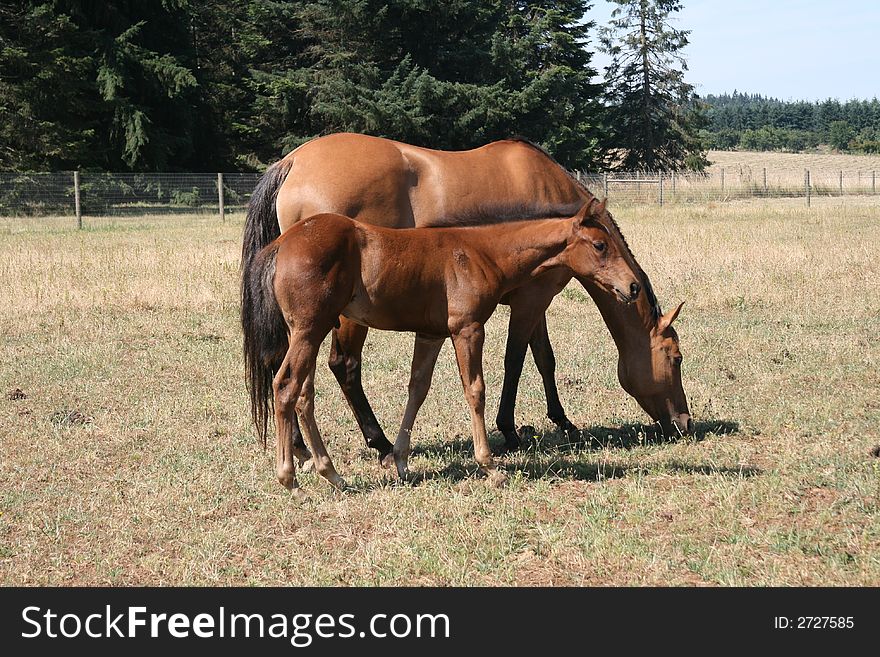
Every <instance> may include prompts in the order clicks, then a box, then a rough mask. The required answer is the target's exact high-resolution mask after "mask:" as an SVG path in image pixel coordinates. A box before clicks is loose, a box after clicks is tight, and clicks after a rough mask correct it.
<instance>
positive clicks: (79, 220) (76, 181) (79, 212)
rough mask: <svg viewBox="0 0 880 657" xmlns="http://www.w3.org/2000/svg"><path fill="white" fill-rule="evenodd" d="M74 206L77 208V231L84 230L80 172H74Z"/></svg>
mask: <svg viewBox="0 0 880 657" xmlns="http://www.w3.org/2000/svg"><path fill="white" fill-rule="evenodd" d="M73 205H74V207H75V208H76V229H77V230H82V227H83V217H82V206H81V205H80V201H79V171H74V172H73Z"/></svg>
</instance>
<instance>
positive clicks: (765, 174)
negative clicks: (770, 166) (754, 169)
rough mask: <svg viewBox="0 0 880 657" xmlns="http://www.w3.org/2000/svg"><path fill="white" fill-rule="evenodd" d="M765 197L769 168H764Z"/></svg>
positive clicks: (765, 194)
mask: <svg viewBox="0 0 880 657" xmlns="http://www.w3.org/2000/svg"><path fill="white" fill-rule="evenodd" d="M764 196H767V167H764Z"/></svg>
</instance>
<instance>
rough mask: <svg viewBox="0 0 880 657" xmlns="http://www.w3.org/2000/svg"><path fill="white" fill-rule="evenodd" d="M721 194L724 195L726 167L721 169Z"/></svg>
mask: <svg viewBox="0 0 880 657" xmlns="http://www.w3.org/2000/svg"><path fill="white" fill-rule="evenodd" d="M721 196H724V169H721Z"/></svg>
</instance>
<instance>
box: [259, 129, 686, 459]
mask: <svg viewBox="0 0 880 657" xmlns="http://www.w3.org/2000/svg"><path fill="white" fill-rule="evenodd" d="M592 199H593V195H592V194H590V192H589V191H588V190H587V189H586V188H585V187H583V186H582V185H580V184H579V183H578V182H577V181H576V180H575V179H574V178H573V177H572V176H571V175H569V174H568V173H567V172H566V171H565V170H564V169H563V168H562V167H560V166H559V165H558V164H557V163H556V162H554V161H553V159H552V158H550V156H549V155H547V154H546V153H545V152H544V151H542V150H541V149H539V148H537V147H536V146H534V145H532V144H529V143H528V142H525V141H522V140H505V141H500V142H494V143H491V144H488V145H486V146H483V147H481V148H477V149H474V150H471V151H462V152H445V151H435V150H429V149H425V148H418V147H415V146H410V145H408V144H402V143H399V142H395V141H390V140H387V139H380V138H377V137H369V136H366V135H357V134H347V133H342V134H334V135H328V136H326V137H321V138H318V139H315V140H313V141H310V142H308V143H306V144H304V145H302V146H300V147H299V148H298V149H296V150H294V151H292V152H291V153H289V154H288V155H287V156H286V157H285V158H284V159H282V160H281V161H280V162H278V163H276V164H275V165H273V166H272V167H270V168H269V170H268V171H267V172H266V174H265V175H264V177H263V178H262V179H261V180H260V182H259V184H258V185H257V188H256V189H255V190H254V194H253V196H252V198H251V203H250V206H249V209H248V216H247V223H246V226H245V234H244V243H243V247H242V272H243V279H244V278H245V277H247V275H248V272H249V269H250V267H251V266H252V263H253V259H254V257H255V255H256V253H257V252H258V251H259V250H260V249H261V248H263V247H264V246H265V245H266V244H268V243H269V242H271V241H272V240H273V239H274V238H275V237H277V236H278V235H279V233H280V232H281V231H286V230H288V229H289V228H290V227H291V226H294V225H295V224H296V223H297V222H299V221H301V220H303V219H304V218H306V217H308V216H311V215H314V214H318V213H322V212H337V213H340V214H344V215H347V216H350V217H353V218H355V219H357V220H358V221H361V222H364V223H369V224H374V225H379V226H387V227H389V228H407V227H412V226H443V225H460V224H479V223H486V222H489V221H497V220H498V219H499V218H503V217H519V218H528V217H535V218H538V217H548V216H559V217H562V216H567V215H571V214H572V213H573V212H575V211H576V210H577V208H579V207H581V206H582V205H583V204H584V203H586V202H589V201H590V200H592ZM599 221H601V222H602V223H603V225H605V226H606V228H608V230H609V231H610V234H611V239H612V241H614V242H616V243H617V245H618V247H619V248H620V249H621V250H622V251H623V252H624V255H625V257H626V258H627V259H628V260H629V261H630V263H631V266H632V267H633V269H634V270H636V271H638V272H640V279H641V287H642V290H643V292H644V293H643V294H642V295H640V296H639V298H638V300H637V302H636V303H635V304H631V305H629V306H621V305H620V304H618V303H617V302H616V299H615V297H614V296H613V295H610V294H608V293H607V292H605V291H604V290H602V289H601V288H599V287H596V286H592V285H590V286H588V287H587V290H588V292H589V294H590V296H592V298H593V300H594V301H595V303H596V305H597V306H598V308H599V311H600V312H601V314H602V317H603V318H604V320H605V323H606V324H607V326H608V329H609V331H610V332H611V335H612V337H613V338H614V341H615V343H616V345H617V348H618V354H619V358H618V368H617V371H618V377H619V379H620V383H621V385H622V386H623V388H624V390H626V391H627V392H628V393H629V394H631V395H632V396H633V397H634V398H635V399H636V401H638V403H639V404H640V405H641V406H642V408H643V409H644V410H645V411H646V412H647V413H648V415H650V416H651V418H652V419H653V420H655V421H657V422H659V423H660V425H661V426H662V428H663V430H664V431H665V432H667V433H675V432H687V431H689V430H690V429H691V427H692V422H691V420H690V414H689V411H688V405H687V399H686V397H685V393H684V390H683V389H682V385H681V352H680V351H679V346H678V336H677V335H676V333H675V330H674V329H673V328H672V327H671V323H672V321H673V320H674V319H675V318H676V317H677V316H678V312H679V310H680V308H681V306H680V305H679V306H678V308H676V309H675V310H674V311H672V312H670V313H668V314H666V315H664V314H663V313H662V312H661V310H660V307H659V305H658V303H657V299H656V297H655V296H654V293H653V290H652V288H651V284H650V281H649V280H648V277H647V275H646V274H645V273H644V272H643V271H642V270H641V268H640V267H639V266H638V263H637V262H636V260H635V258H634V256H633V255H632V252H631V251H630V249H629V247H628V246H627V244H626V241H625V240H624V238H623V235H622V234H621V232H620V230H619V228H618V226H617V224H616V223H615V222H614V220H613V218H612V217H611V215H610V214H607V213H606V215H605V216H604V217H602V218H600V219H599ZM553 283H554V286H555V285H556V284H557V281H554V282H553ZM554 286H547V285H546V284H545V281H541V280H535V281H532V282H530V283H529V284H527V285H525V286H523V287H521V288H519V289H517V290H516V291H514V292H511V293H510V294H508V295H506V296H505V297H504V298H503V299H502V300H501V302H502V303H505V304H508V305H509V306H510V322H509V327H508V338H507V350H506V353H505V358H504V368H505V372H504V385H503V388H502V392H501V403H500V405H499V410H498V417H497V426H498V428H499V430H501V432H502V433H503V434H504V436H505V440H506V445H507V447H509V448H515V447H516V446H517V444H518V438H517V433H516V425H515V422H514V405H515V401H516V392H517V386H518V384H519V378H520V375H521V373H522V367H523V361H524V358H525V353H526V349H527V347H529V346H530V347H531V349H532V354H533V356H534V358H535V363H536V364H537V366H538V370H539V372H540V374H541V376H542V379H543V382H544V389H545V392H546V396H547V415H548V417H549V418H550V419H551V420H553V422H555V423H556V424H557V425H558V426H560V427H562V428H563V429H566V430H570V429H573V426H572V425H571V423H570V422H569V420H568V419H567V417H566V415H565V411H564V410H563V408H562V404H561V403H560V401H559V393H558V391H557V388H556V382H555V378H554V376H555V360H554V357H553V349H552V346H551V345H550V339H549V336H548V334H547V323H546V318H545V316H544V312H545V310H546V308H547V306H548V305H549V303H550V301H551V299H552V298H553V295H554V294H555V293H556V291H555V289H554ZM242 289H243V292H244V287H243V288H242ZM247 303H249V301H248V299H247V298H245V296H244V295H243V297H242V304H243V308H244V306H245V305H246V304H247ZM366 335H367V328H366V327H364V326H361V325H359V324H357V323H355V322H352V321H350V320H347V319H345V318H341V319H340V326H339V328H337V329H334V331H333V341H332V346H331V352H330V368H331V370H332V371H333V373H334V375H335V376H336V378H337V380H338V381H339V383H340V386H341V387H342V390H343V393H344V394H345V397H346V399H347V400H348V403H349V405H350V406H351V408H352V410H353V411H354V414H355V417H356V418H357V421H358V424H359V426H360V428H361V431H362V432H363V434H364V437H365V439H366V442H367V445H368V446H371V447H373V448H375V449H376V450H378V452H379V458H380V459H382V458H383V457H385V456H386V455H388V454H390V453H391V449H392V446H391V443H390V442H388V440H387V439H386V437H385V434H384V433H383V432H382V429H381V427H380V426H379V424H378V422H377V420H376V418H375V415H374V414H373V411H372V409H371V408H370V405H369V403H368V401H367V399H366V396H365V395H364V391H363V388H362V386H361V351H362V348H363V345H364V341H365V340H366ZM433 350H434V346H432V345H427V346H426V345H425V344H424V341H421V340H419V339H418V338H417V340H416V353H415V354H414V358H415V360H414V362H413V372H414V373H418V372H423V371H425V370H426V368H427V365H431V366H432V363H430V362H429V361H430V359H431V354H432V352H433ZM279 363H280V361H279ZM279 363H276V367H277V365H278V364H279ZM251 395H252V402H253V400H254V399H255V397H259V395H260V391H259V389H256V390H254V389H252V390H251ZM252 408H253V409H254V411H255V413H256V412H257V410H258V408H259V407H258V406H257V405H256V404H253V403H252ZM408 408H409V407H408ZM262 412H263V417H262V418H260V417H257V416H256V415H255V418H254V419H255V420H256V421H257V423H258V425H259V424H260V422H261V421H262V423H263V424H264V425H265V423H266V421H267V419H268V418H267V416H266V415H265V414H266V413H267V411H266V410H265V409H263V410H262ZM295 439H296V441H297V444H299V445H302V439H301V437H300V436H299V432H298V429H297V428H296V427H295Z"/></svg>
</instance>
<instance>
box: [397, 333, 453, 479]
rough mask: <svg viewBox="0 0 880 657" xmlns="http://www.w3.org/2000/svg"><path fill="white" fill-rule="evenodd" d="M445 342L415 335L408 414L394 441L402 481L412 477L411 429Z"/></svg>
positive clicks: (405, 414) (407, 403)
mask: <svg viewBox="0 0 880 657" xmlns="http://www.w3.org/2000/svg"><path fill="white" fill-rule="evenodd" d="M445 339H446V338H432V337H428V336H425V335H420V334H417V335H416V344H415V348H414V349H413V358H412V368H411V369H410V374H409V390H408V392H409V397H408V399H407V401H406V410H405V411H404V412H403V420H401V423H400V431H399V432H398V433H397V439H396V440H395V441H394V463H395V465H396V466H397V476H398V477H400V478H401V479H406V477H407V476H408V474H409V470H408V462H409V452H410V438H411V436H412V428H413V425H414V424H415V421H416V415H417V414H418V412H419V409H420V408H421V407H422V404H423V403H424V401H425V398H426V397H427V396H428V390H429V389H430V388H431V378H432V377H433V375H434V366H435V365H436V364H437V356H438V355H439V354H440V349H441V348H442V347H443V341H444V340H445ZM386 458H387V457H386Z"/></svg>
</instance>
